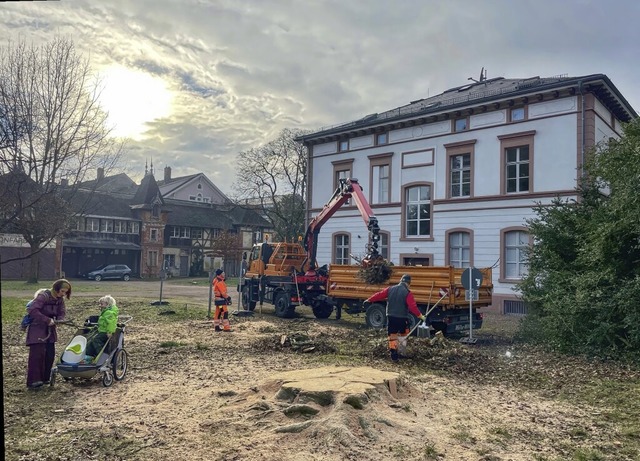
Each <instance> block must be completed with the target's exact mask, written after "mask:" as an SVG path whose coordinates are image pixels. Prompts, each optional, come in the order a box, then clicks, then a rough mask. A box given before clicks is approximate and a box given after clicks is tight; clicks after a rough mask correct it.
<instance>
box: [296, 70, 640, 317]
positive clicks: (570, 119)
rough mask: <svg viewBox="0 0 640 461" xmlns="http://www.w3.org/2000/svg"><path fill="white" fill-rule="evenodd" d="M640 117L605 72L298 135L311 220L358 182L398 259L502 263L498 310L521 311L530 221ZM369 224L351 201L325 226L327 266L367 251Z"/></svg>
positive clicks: (463, 93)
mask: <svg viewBox="0 0 640 461" xmlns="http://www.w3.org/2000/svg"><path fill="white" fill-rule="evenodd" d="M635 117H637V113H636V112H635V111H634V110H633V108H632V107H631V106H630V105H629V104H628V102H627V101H626V100H625V99H624V97H623V96H622V95H621V94H620V92H619V91H618V89H617V88H616V87H615V86H614V85H613V83H612V82H611V81H610V80H609V78H608V77H607V76H606V75H603V74H596V75H589V76H583V77H565V76H559V77H552V78H539V77H533V78H528V79H504V78H495V79H490V80H486V79H484V80H482V81H479V82H474V83H472V84H468V85H463V86H460V87H455V88H452V89H450V90H447V91H446V92H444V93H442V94H440V95H437V96H434V97H431V98H428V99H422V100H418V101H413V102H411V103H410V104H408V105H406V106H402V107H399V108H396V109H393V110H390V111H387V112H384V113H380V114H371V115H368V116H366V117H364V118H362V119H360V120H356V121H353V122H350V123H346V124H342V125H338V126H335V127H331V128H327V129H323V130H321V131H318V132H315V133H311V134H309V135H305V136H303V137H301V138H300V139H299V141H300V142H302V143H304V144H305V145H306V146H307V148H308V155H309V188H310V189H309V194H308V210H309V212H308V218H309V219H310V218H311V217H312V216H313V215H314V214H316V213H317V212H318V211H320V210H321V209H322V206H323V204H324V203H325V202H326V201H327V200H328V199H329V197H330V196H331V192H332V191H331V190H329V189H328V187H327V183H328V182H329V183H331V182H332V183H333V186H334V187H335V186H336V185H337V183H338V180H339V179H340V178H345V177H353V178H358V180H359V182H360V184H361V185H362V187H363V188H364V191H365V193H366V194H368V199H369V202H370V204H371V206H372V208H373V210H374V212H375V214H376V216H377V218H378V221H379V224H380V228H381V229H382V232H381V234H382V241H381V252H382V254H383V256H384V257H385V258H387V259H389V260H391V261H392V262H393V263H395V264H403V265H436V266H437V265H452V266H455V267H469V266H474V267H493V283H494V308H495V309H498V310H499V311H501V312H506V313H519V312H523V309H524V306H523V305H522V303H521V301H519V298H518V294H517V291H515V290H514V289H515V288H516V286H517V284H518V282H519V281H520V280H521V279H522V277H523V276H524V275H525V274H526V272H527V262H526V248H527V247H528V245H529V244H530V237H529V234H528V231H527V220H528V219H531V218H534V217H535V213H534V211H533V209H534V206H536V204H543V205H544V204H549V203H551V201H552V200H553V199H554V198H555V197H560V198H562V199H575V198H577V195H576V186H577V185H578V183H579V181H580V178H581V176H582V174H583V172H582V165H583V164H584V159H585V156H586V155H588V152H589V149H591V148H593V147H594V146H595V145H596V144H597V143H599V142H602V141H605V142H606V141H607V140H609V139H610V138H618V137H619V136H620V134H621V127H622V123H624V122H628V121H630V120H631V119H633V118H635ZM367 243H368V236H367V229H366V226H365V225H364V222H363V220H362V218H361V216H360V214H359V212H358V210H357V209H356V208H355V207H353V206H351V207H349V206H346V207H343V209H342V210H340V211H339V212H338V213H336V215H335V216H334V217H333V218H332V219H331V220H329V221H328V222H327V223H326V224H325V225H324V227H323V230H322V232H321V233H320V237H319V245H318V261H319V262H320V264H323V263H331V264H351V263H352V261H351V257H350V255H351V254H353V255H356V256H362V255H363V254H364V253H365V245H366V244H367Z"/></svg>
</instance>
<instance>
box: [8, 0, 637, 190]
mask: <svg viewBox="0 0 640 461" xmlns="http://www.w3.org/2000/svg"><path fill="white" fill-rule="evenodd" d="M638 17H640V3H639V2H630V1H621V2H601V1H595V0H594V1H591V0H589V1H587V0H584V1H580V0H571V1H566V2H557V1H552V0H539V1H537V2H513V1H510V0H486V1H483V2H473V1H468V0H451V1H448V2H441V1H428V0H403V1H402V2H395V3H393V4H391V3H389V2H386V1H382V0H353V1H350V2H344V1H342V0H316V1H311V2H301V1H297V0H251V1H245V2H238V1H236V0H184V1H183V0H138V1H135V2H130V1H128V0H104V1H101V2H87V1H67V2H27V3H24V2H21V3H20V4H10V3H8V4H6V5H5V6H3V9H2V11H1V12H0V38H2V39H3V40H5V41H6V39H15V38H16V37H17V36H18V35H19V34H22V35H23V36H25V37H29V39H31V40H35V41H42V40H48V39H50V38H51V37H53V36H54V35H55V34H61V35H67V36H70V37H71V38H73V39H74V41H75V43H76V45H77V46H78V48H79V49H81V50H82V51H83V52H84V53H86V54H87V56H89V57H90V59H91V61H92V62H93V63H94V65H95V66H96V68H97V69H103V68H106V67H108V66H114V65H120V66H125V67H129V68H131V69H134V70H138V71H143V72H146V73H148V74H150V75H152V76H154V77H156V78H159V79H162V80H163V81H164V82H165V84H166V88H167V91H170V92H171V95H172V103H171V104H172V105H171V113H170V115H168V116H164V117H162V118H157V119H155V120H149V121H147V123H146V125H145V126H146V129H147V132H146V133H145V138H144V139H141V140H137V141H133V142H132V143H131V155H130V158H131V163H132V167H133V168H134V169H135V163H136V162H137V163H138V166H137V169H138V171H139V172H140V175H141V174H143V173H144V162H145V160H147V159H150V158H151V157H153V159H154V165H157V166H160V165H161V166H164V165H165V164H166V165H169V166H171V167H172V170H173V174H174V176H179V175H184V174H192V173H196V172H198V171H203V172H204V173H205V174H207V175H208V176H209V177H210V178H211V179H212V180H213V181H214V182H215V183H216V185H217V186H218V187H220V188H221V189H222V190H223V191H225V192H229V193H230V192H231V189H232V188H233V187H234V186H233V184H234V179H235V164H236V161H237V155H238V154H239V153H241V152H243V151H246V150H248V149H250V148H252V147H257V146H258V145H260V144H263V143H266V142H268V141H270V140H271V139H273V138H274V137H275V136H276V135H277V134H278V133H279V132H280V131H281V130H282V129H283V128H310V129H318V128H321V127H323V126H331V125H337V124H339V123H343V122H347V121H352V120H356V119H359V118H361V117H363V116H364V115H366V114H370V113H373V112H383V111H385V110H389V109H393V108H395V107H398V106H401V105H404V104H407V103H408V102H409V101H412V100H416V99H420V98H425V97H427V96H429V95H431V96H433V95H435V94H438V93H440V92H442V91H444V90H446V89H448V88H451V87H454V86H458V85H461V84H464V83H466V82H467V78H468V77H474V78H477V76H478V75H479V72H480V69H481V68H482V67H485V68H486V69H487V70H488V76H489V77H490V78H491V77H498V76H504V77H507V78H524V77H530V76H535V75H540V76H551V75H557V74H569V75H572V76H576V75H585V74H592V73H605V74H607V75H608V76H609V77H610V78H611V79H612V80H613V82H614V84H616V85H617V86H618V88H619V89H620V91H621V92H622V94H623V95H624V96H625V97H626V98H627V100H628V101H629V102H630V103H631V104H632V105H633V106H634V107H635V108H636V110H638V109H639V108H640V88H638V85H637V80H638V77H637V72H636V69H635V68H634V67H637V66H634V65H633V63H635V61H636V60H637V51H636V49H637V44H638V43H640V32H639V31H640V29H638V28H637V24H636V18H638Z"/></svg>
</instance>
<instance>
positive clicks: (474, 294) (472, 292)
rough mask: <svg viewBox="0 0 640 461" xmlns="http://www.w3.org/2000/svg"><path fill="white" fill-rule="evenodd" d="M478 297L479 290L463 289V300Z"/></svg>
mask: <svg viewBox="0 0 640 461" xmlns="http://www.w3.org/2000/svg"><path fill="white" fill-rule="evenodd" d="M478 299H480V292H479V291H478V290H474V289H470V290H465V292H464V300H465V301H477V300H478Z"/></svg>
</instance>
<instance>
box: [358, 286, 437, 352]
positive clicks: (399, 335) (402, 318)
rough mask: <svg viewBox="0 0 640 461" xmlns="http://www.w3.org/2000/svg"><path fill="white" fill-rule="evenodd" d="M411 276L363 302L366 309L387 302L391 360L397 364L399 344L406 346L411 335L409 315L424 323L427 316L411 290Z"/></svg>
mask: <svg viewBox="0 0 640 461" xmlns="http://www.w3.org/2000/svg"><path fill="white" fill-rule="evenodd" d="M410 285H411V276H410V275H408V274H405V275H403V276H402V278H401V279H400V283H398V284H397V285H394V286H391V287H387V288H385V289H384V290H380V291H378V292H377V293H374V294H373V295H371V296H370V297H369V298H368V299H366V300H365V301H364V302H363V305H364V307H365V309H366V308H367V307H369V305H370V304H371V303H374V302H377V301H385V300H386V301H387V335H388V339H389V354H390V355H391V360H393V361H394V362H397V361H398V359H399V358H400V354H399V353H398V345H399V344H398V343H399V342H403V343H404V344H406V340H407V336H408V335H409V313H411V314H413V315H415V316H416V317H418V318H419V319H420V320H421V321H424V319H425V316H424V315H423V314H422V313H421V312H420V310H419V309H418V305H417V304H416V300H415V298H414V297H413V293H411V290H410V289H409V286H410Z"/></svg>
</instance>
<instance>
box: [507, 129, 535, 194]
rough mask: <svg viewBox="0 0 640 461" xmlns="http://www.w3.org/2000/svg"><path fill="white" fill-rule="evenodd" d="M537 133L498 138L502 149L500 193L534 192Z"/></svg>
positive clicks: (530, 132) (528, 132) (529, 132)
mask: <svg viewBox="0 0 640 461" xmlns="http://www.w3.org/2000/svg"><path fill="white" fill-rule="evenodd" d="M534 135H535V131H527V132H524V133H514V134H509V135H504V136H498V139H500V149H501V167H500V168H501V175H502V178H503V180H502V181H501V184H500V192H501V193H502V194H503V195H506V194H521V193H527V192H533V139H534Z"/></svg>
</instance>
